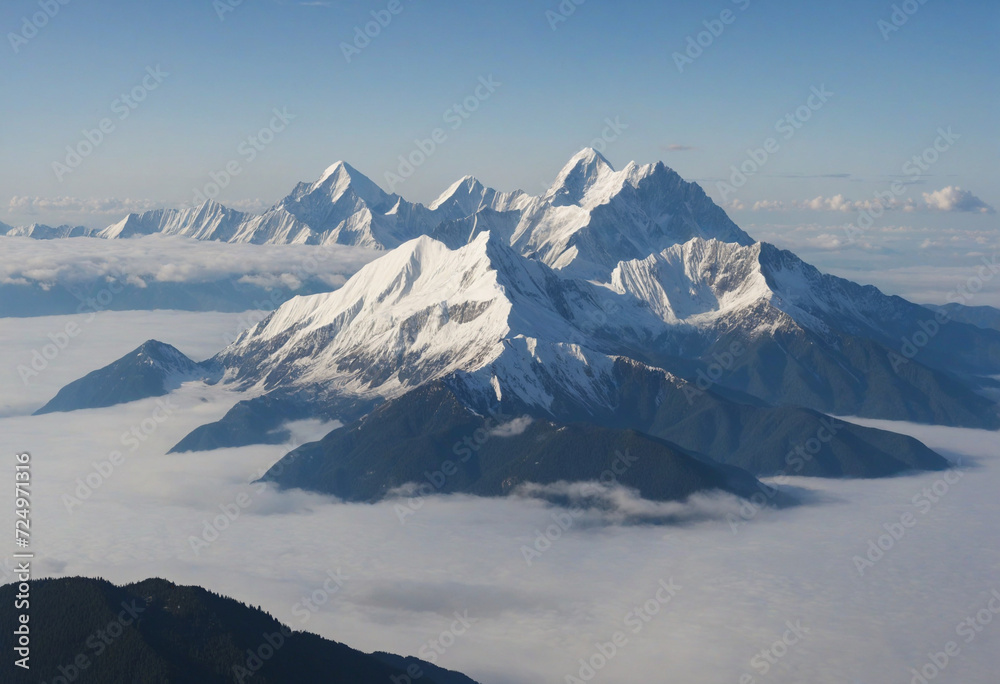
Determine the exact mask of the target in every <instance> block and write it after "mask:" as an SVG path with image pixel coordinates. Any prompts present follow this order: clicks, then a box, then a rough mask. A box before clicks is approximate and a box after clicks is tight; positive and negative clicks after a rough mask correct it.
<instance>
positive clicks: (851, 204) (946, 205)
mask: <svg viewBox="0 0 1000 684" xmlns="http://www.w3.org/2000/svg"><path fill="white" fill-rule="evenodd" d="M922 194H923V199H924V201H923V203H920V202H917V201H915V200H913V199H912V198H892V199H891V200H890V201H888V202H885V201H880V200H877V199H867V200H851V199H848V198H847V197H845V196H844V195H842V194H837V195H834V196H832V197H824V196H822V195H820V196H818V197H814V198H812V199H808V200H793V201H788V202H786V201H784V200H757V201H755V202H753V203H752V204H748V203H747V202H744V201H742V200H739V199H734V200H731V201H730V202H729V203H728V204H726V205H725V208H726V209H732V210H735V211H745V210H748V209H749V210H750V211H791V210H799V211H839V212H844V213H848V212H856V211H862V210H871V209H875V210H876V211H878V210H879V209H880V208H882V209H888V210H892V211H904V212H909V211H946V212H975V213H980V214H994V213H996V210H995V209H994V208H993V207H992V206H990V205H989V204H987V203H986V202H984V201H983V200H981V199H979V198H978V197H976V196H975V195H973V194H972V193H971V192H969V191H968V190H962V189H961V188H959V187H957V186H948V187H946V188H942V189H940V190H936V191H934V192H925V193H922Z"/></svg>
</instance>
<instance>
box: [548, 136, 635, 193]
mask: <svg viewBox="0 0 1000 684" xmlns="http://www.w3.org/2000/svg"><path fill="white" fill-rule="evenodd" d="M616 180H617V179H616V178H615V169H614V167H613V166H611V162H609V161H608V160H607V159H605V158H604V156H603V155H602V154H601V153H600V152H598V151H597V150H595V149H594V148H592V147H586V148H584V149H582V150H580V151H579V152H577V153H576V154H575V155H573V157H572V158H571V159H570V160H569V161H568V162H567V163H566V165H565V166H564V167H563V168H562V170H561V171H560V172H559V174H558V175H557V176H556V179H555V181H554V182H553V183H552V185H551V187H549V189H548V191H546V193H545V195H543V199H544V200H545V201H546V202H549V203H551V204H552V205H554V206H557V207H558V206H565V205H567V204H578V205H588V204H589V205H592V206H596V204H599V203H600V201H599V200H598V201H596V204H595V200H596V198H591V200H590V201H589V202H588V201H587V198H588V195H591V194H592V192H593V191H594V189H595V188H597V190H598V192H596V193H593V194H596V195H598V196H605V195H607V194H608V193H610V192H611V188H610V187H607V186H608V185H614V182H615V181H616Z"/></svg>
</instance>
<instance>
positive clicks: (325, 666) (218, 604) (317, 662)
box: [0, 577, 476, 684]
mask: <svg viewBox="0 0 1000 684" xmlns="http://www.w3.org/2000/svg"><path fill="white" fill-rule="evenodd" d="M17 593H18V588H17V585H16V584H8V585H5V586H3V587H0V602H2V604H3V605H4V606H5V608H4V610H3V611H2V612H0V634H2V635H0V649H2V650H3V653H4V654H5V657H4V658H3V659H2V661H0V682H4V683H5V684H8V683H9V684H16V683H17V684H19V683H20V682H25V683H27V682H31V683H32V684H37V683H38V682H45V683H46V684H56V683H58V684H63V683H64V682H73V683H74V684H223V683H225V684H232V683H233V682H239V683H243V682H252V683H253V684H313V683H316V684H318V683H320V682H322V683H323V684H371V683H373V682H376V683H385V682H391V681H393V680H392V678H393V677H397V678H399V679H397V681H406V678H405V677H402V675H403V674H404V672H405V670H406V669H407V668H408V667H412V666H415V667H417V668H420V671H421V677H420V679H419V681H420V683H421V684H476V683H475V682H474V681H473V680H471V679H469V678H468V677H465V676H464V675H461V674H458V673H456V672H450V671H446V670H442V669H440V668H436V667H435V666H433V665H430V664H428V663H424V662H422V661H419V660H416V659H413V658H408V659H402V658H398V657H394V656H390V655H388V654H384V653H379V654H373V655H369V654H366V653H362V652H360V651H356V650H354V649H352V648H349V647H347V646H344V645H343V644H338V643H336V642H334V641H329V640H327V639H323V638H321V637H319V636H316V635H315V634H310V633H307V632H292V631H291V630H290V629H289V628H288V627H286V626H284V625H282V624H281V623H280V622H278V621H277V620H275V619H274V618H273V617H271V616H270V615H268V614H266V613H264V612H262V611H261V610H259V609H256V608H252V607H250V606H247V605H244V604H243V603H240V602H238V601H235V600H233V599H229V598H226V597H224V596H220V595H219V594H215V593H213V592H210V591H207V590H205V589H202V588H200V587H182V586H177V585H175V584H172V583H170V582H168V581H166V580H162V579H149V580H145V581H143V582H139V583H137V584H129V585H125V586H116V585H113V584H111V583H110V582H106V581H104V580H100V579H89V578H82V577H70V578H63V579H54V580H39V581H36V582H33V583H32V584H31V595H30V604H31V605H30V612H29V614H30V621H29V628H30V639H31V659H30V661H29V662H30V666H31V669H30V671H25V670H23V669H21V668H18V667H16V666H15V665H14V660H15V657H16V656H14V653H15V652H14V650H13V649H14V646H15V643H14V639H15V638H16V637H15V636H14V632H15V630H16V629H17V625H18V622H17V621H18V613H19V612H20V611H15V610H14V609H13V606H14V601H15V595H16V594H17ZM400 677H402V678H400Z"/></svg>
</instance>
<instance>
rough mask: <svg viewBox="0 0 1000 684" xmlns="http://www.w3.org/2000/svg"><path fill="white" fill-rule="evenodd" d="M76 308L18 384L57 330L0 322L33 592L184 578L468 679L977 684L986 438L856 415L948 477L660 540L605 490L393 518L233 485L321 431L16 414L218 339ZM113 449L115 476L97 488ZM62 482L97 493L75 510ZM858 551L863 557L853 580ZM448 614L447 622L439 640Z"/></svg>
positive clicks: (74, 493)
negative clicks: (199, 436)
mask: <svg viewBox="0 0 1000 684" xmlns="http://www.w3.org/2000/svg"><path fill="white" fill-rule="evenodd" d="M101 316H102V318H101V319H100V320H99V321H97V322H95V323H94V324H93V325H92V326H90V327H89V328H88V329H87V331H86V332H87V334H86V335H81V336H79V337H78V338H75V339H74V342H73V344H72V345H70V346H69V347H67V349H65V350H63V351H62V352H61V353H60V355H59V356H58V358H57V359H55V361H53V363H52V365H51V366H50V367H49V368H48V369H46V371H45V373H43V374H41V375H40V376H39V377H38V378H35V379H34V381H33V382H31V383H29V384H27V385H25V384H24V383H22V382H21V381H20V380H18V379H17V376H16V373H15V372H14V371H13V370H12V367H14V366H16V365H17V364H18V363H19V362H20V361H21V360H22V359H23V358H25V355H26V354H28V355H30V352H31V350H32V349H34V348H37V347H38V346H40V345H44V344H46V341H47V339H48V337H47V335H48V334H49V333H50V332H51V331H52V330H53V329H59V328H60V327H61V326H64V325H65V322H66V320H65V319H66V317H46V318H30V319H0V372H2V373H4V376H3V378H2V379H3V383H2V385H0V386H2V390H0V406H6V407H8V409H9V410H8V411H7V412H6V413H5V414H4V415H5V417H0V442H2V444H0V451H2V452H3V453H5V454H7V455H8V456H9V457H12V455H13V454H14V453H16V452H19V451H29V452H31V454H32V463H33V466H32V468H33V470H32V478H33V502H32V503H33V518H34V519H33V526H32V534H33V537H32V539H33V542H32V545H33V550H34V551H35V552H36V554H37V559H36V560H37V562H36V571H37V572H38V573H40V574H46V575H51V576H66V575H88V576H101V577H105V578H107V579H109V580H112V581H115V582H127V581H135V580H140V579H143V578H146V577H151V576H158V577H166V578H168V579H170V580H172V581H174V582H178V583H184V584H199V585H202V586H206V587H208V588H211V589H213V590H215V591H219V592H222V593H224V594H227V595H231V596H233V597H235V598H237V599H240V600H243V601H246V602H248V603H252V604H254V605H261V606H262V607H263V608H264V609H265V610H268V611H269V612H271V613H272V614H274V615H275V616H276V617H278V618H279V619H281V620H283V621H285V622H287V623H288V624H290V625H291V626H292V627H294V628H296V629H305V630H309V631H314V632H317V633H319V634H322V635H323V636H326V637H329V638H332V639H336V640H338V641H341V642H345V643H347V644H349V645H351V646H354V647H356V648H360V649H363V650H367V651H372V650H388V651H392V652H397V653H403V654H414V655H418V656H423V657H425V658H427V657H429V656H431V655H433V657H434V659H436V661H437V663H438V664H440V665H443V666H445V667H449V668H453V669H458V670H461V671H463V672H466V673H468V674H469V675H471V676H473V677H474V678H476V679H477V680H479V681H481V682H483V683H484V684H535V683H536V682H541V681H547V682H564V681H572V680H567V679H566V677H567V675H571V676H573V677H577V678H580V680H581V681H584V679H583V675H588V676H589V670H587V669H586V668H588V667H593V668H595V669H594V674H593V677H592V678H591V679H590V680H589V681H595V682H608V683H609V684H611V683H618V684H624V683H626V682H629V683H631V682H638V681H679V682H699V683H702V682H706V683H714V682H720V683H724V682H733V683H734V684H736V683H743V684H749V683H751V682H753V683H764V682H773V683H777V684H784V683H788V684H791V683H798V682H810V683H815V684H824V683H830V684H833V683H836V684H843V683H845V682H846V683H849V684H854V683H855V682H864V683H865V684H893V683H897V682H898V683H900V684H908V683H910V682H911V681H913V673H912V672H911V671H910V668H922V667H925V666H926V665H927V664H928V663H931V664H932V666H933V667H937V666H935V665H933V662H932V659H933V658H938V655H937V654H938V653H941V652H944V649H945V647H946V645H947V644H948V642H955V645H956V646H957V647H958V648H959V652H958V655H956V656H949V659H948V662H947V664H946V665H945V666H944V668H943V670H942V671H941V672H940V674H937V675H935V678H934V679H933V680H932V681H935V682H956V683H959V682H960V683H962V684H970V683H971V684H979V683H982V684H987V683H992V682H995V681H996V679H995V677H996V653H997V652H998V649H1000V619H997V620H996V621H995V622H993V620H992V618H993V614H992V613H989V610H988V608H986V607H987V606H988V605H989V601H990V599H991V592H992V591H994V590H1000V526H998V525H997V520H1000V497H998V496H997V492H998V490H1000V457H998V454H997V444H998V443H1000V441H998V439H997V437H998V435H997V433H990V432H984V431H976V430H963V429H951V428H941V427H929V426H918V425H908V424H901V423H892V424H890V423H886V422H877V421H863V422H864V423H865V424H870V425H879V426H882V427H888V428H891V429H895V430H898V431H902V432H906V433H908V434H912V435H914V436H916V437H918V438H920V439H922V440H924V441H925V442H926V443H928V444H929V445H931V446H932V447H935V448H937V449H939V450H941V451H942V453H945V454H946V455H947V456H949V457H950V458H952V459H955V460H956V461H959V462H960V466H959V467H958V469H957V470H955V471H953V472H951V473H950V474H947V475H948V476H949V479H951V480H952V483H951V484H948V483H947V482H945V480H944V478H945V476H946V473H927V474H917V475H910V476H904V477H896V478H890V479H884V480H820V479H810V478H795V479H794V482H793V484H794V486H795V487H796V488H797V490H798V492H799V493H800V494H804V495H805V497H804V498H805V499H806V500H807V501H808V503H807V504H806V505H803V506H798V507H793V508H787V509H783V510H760V511H758V510H755V509H747V508H741V507H740V506H739V502H736V501H734V500H733V499H731V498H728V497H716V498H713V497H700V498H699V499H698V500H696V501H692V502H690V503H689V506H690V508H691V510H692V512H693V513H694V514H693V515H688V516H683V515H681V516H678V519H680V520H683V521H684V522H683V523H682V524H674V525H649V524H635V522H634V520H625V519H624V518H622V517H621V513H622V512H623V511H626V512H627V511H628V510H632V509H634V508H636V507H639V509H641V508H642V506H646V507H647V508H648V507H649V506H656V504H650V503H649V502H645V503H643V502H638V501H636V500H634V497H633V498H632V499H631V500H630V499H629V497H628V495H627V493H623V492H617V493H615V496H614V499H615V500H616V501H618V503H619V508H618V510H613V511H612V513H613V515H609V516H604V517H602V516H600V515H596V514H594V513H593V512H591V513H588V514H581V513H579V512H578V511H572V510H570V511H566V510H563V509H558V508H553V507H551V506H549V505H547V504H546V503H544V502H543V501H541V500H538V499H533V498H524V497H521V498H508V499H478V498H474V497H466V496H450V497H429V498H426V499H421V500H418V501H416V502H409V501H408V502H406V503H407V505H412V506H413V510H414V514H413V515H410V516H406V517H405V518H404V520H405V522H401V520H400V517H399V516H398V515H397V510H396V506H397V505H399V502H394V501H386V502H383V503H379V504H375V505H367V504H343V503H340V502H337V501H335V500H333V499H330V498H328V497H323V496H318V495H313V494H307V493H303V492H299V491H291V492H279V491H275V490H273V489H271V488H269V487H263V486H261V485H256V484H253V480H255V479H256V478H257V477H258V476H259V475H260V474H261V473H263V471H264V469H266V468H268V467H269V466H271V465H272V464H273V463H274V462H276V461H277V460H278V459H279V458H280V457H281V456H282V455H283V454H284V453H285V452H287V451H288V450H289V449H291V448H292V447H293V446H294V445H295V444H298V443H301V442H302V441H307V440H310V439H315V438H317V437H319V436H321V435H322V434H324V433H325V432H326V431H328V430H329V429H331V428H332V427H334V425H333V424H325V425H324V424H321V423H319V422H318V421H305V422H301V423H297V424H295V426H294V430H293V438H292V441H290V443H289V444H287V445H284V446H259V447H247V448H240V449H223V450H218V451H213V452H206V453H195V454H169V455H168V454H167V453H166V452H167V450H168V449H169V448H170V447H171V446H172V445H173V444H174V443H176V442H177V441H178V440H179V439H180V438H181V437H183V436H184V435H185V434H187V433H188V432H189V431H190V430H191V429H193V428H194V427H197V426H198V425H201V424H203V423H205V422H208V421H212V420H216V419H218V418H219V417H221V416H222V415H223V414H224V413H225V412H226V411H227V410H228V409H229V408H230V407H231V406H232V405H233V404H234V403H235V402H236V401H238V400H239V398H240V396H239V395H237V394H235V393H233V392H231V391H229V390H227V389H226V388H225V387H219V386H216V387H208V386H205V385H202V384H199V383H192V384H188V385H184V386H182V387H181V388H180V389H178V390H177V391H175V392H174V393H172V394H171V395H170V396H169V397H168V398H167V399H168V401H167V403H166V404H164V403H163V402H164V400H163V399H160V400H157V399H150V400H144V401H138V402H133V403H130V404H126V405H122V406H117V407H111V408H107V409H99V410H87V411H77V412H73V413H68V414H49V415H44V416H37V417H32V416H30V415H28V414H30V412H31V411H32V410H34V409H35V408H37V407H39V406H41V405H42V404H43V403H44V402H45V401H47V400H48V399H49V398H51V396H52V395H53V394H54V392H55V391H56V390H57V389H58V387H60V386H62V385H63V384H65V383H67V382H69V381H71V380H74V379H76V378H78V377H80V376H82V375H83V374H85V373H87V372H89V371H91V370H94V369H96V368H98V367H100V366H102V365H104V364H106V363H108V362H109V361H111V360H113V359H114V358H117V357H118V356H120V355H122V354H123V353H125V352H127V351H129V350H130V349H132V348H134V347H136V346H137V345H138V344H140V343H141V342H143V341H144V340H146V339H148V338H150V337H155V338H158V339H160V340H162V341H165V342H169V343H171V344H174V345H176V346H177V347H179V348H180V349H181V350H182V351H184V352H185V353H188V354H190V355H192V356H193V357H195V358H204V357H207V356H210V355H211V354H212V353H214V352H215V351H217V349H218V348H219V347H220V346H221V345H220V344H219V342H218V341H219V340H221V339H222V338H223V337H224V336H225V335H226V334H227V332H228V331H229V329H230V328H232V326H233V325H236V324H238V317H237V316H235V315H220V314H210V313H179V312H126V313H111V312H106V313H102V314H101ZM157 416H158V417H160V418H162V419H163V420H160V421H158V420H157V419H156V417H157ZM130 435H131V437H130ZM136 435H140V436H141V440H140V439H139V438H138V437H137V436H136ZM114 452H120V453H121V459H119V460H120V461H122V462H121V464H120V465H118V466H116V467H115V468H113V470H112V471H111V472H108V471H107V466H106V465H102V462H104V461H106V460H107V459H109V457H110V455H111V454H112V453H114ZM11 463H13V460H11ZM102 470H103V471H104V473H105V474H106V476H105V475H103V474H101V471H102ZM12 473H13V468H11V469H10V474H9V476H10V477H11V478H13V475H12ZM88 477H89V479H90V484H92V485H93V484H97V483H98V482H99V484H97V486H95V487H89V486H88V488H89V489H90V492H89V494H88V493H86V492H87V489H84V488H81V486H80V484H81V483H83V484H84V485H86V484H87V482H88ZM942 483H943V484H942ZM928 492H929V495H928ZM11 493H12V488H11V487H6V486H0V510H6V511H11V510H12V500H11ZM928 496H930V497H933V498H934V500H933V501H932V500H931V499H930V498H928ZM244 503H245V504H246V505H243V504H244ZM234 506H235V507H236V509H235V510H238V515H235V516H234V515H233V511H234ZM671 506H672V507H673V509H682V508H683V507H678V506H677V505H676V504H672V505H671ZM226 511H229V512H230V518H232V519H228V518H227V520H228V523H226V524H222V523H220V522H218V521H219V520H220V518H219V516H220V515H222V516H223V517H224V518H225V512H226ZM672 512H674V513H676V512H677V510H673V511H672ZM907 515H909V516H911V517H909V518H906V521H907V522H912V523H913V524H912V525H909V526H905V527H904V528H903V529H904V532H903V533H902V534H901V535H900V533H899V528H897V527H896V525H897V524H902V523H900V521H901V520H902V519H903V516H907ZM616 516H617V517H616ZM553 526H555V527H553ZM209 528H214V529H215V531H216V533H217V535H216V536H213V534H212V533H211V531H210V530H209ZM556 530H558V532H557V531H556ZM892 531H895V532H896V535H897V536H898V537H899V538H898V539H896V538H894V537H892ZM886 535H890V536H888V537H886ZM208 538H211V541H207V542H206V541H205V540H206V539H208ZM880 538H881V539H880ZM199 539H200V540H201V541H202V542H205V543H204V544H202V543H198V542H196V541H193V540H199ZM871 543H874V544H876V545H878V544H879V543H881V544H882V545H883V546H886V547H888V548H887V550H884V551H882V554H881V556H878V554H877V553H876V554H873V555H872V556H871V557H877V559H876V560H874V561H870V560H869V561H868V562H869V563H872V564H871V565H870V566H869V565H865V563H864V562H861V563H859V560H858V559H859V558H860V559H864V560H867V559H868V558H869V556H868V554H869V552H870V546H871ZM526 549H532V550H535V551H536V553H526V552H525V550H526ZM7 560H9V559H7ZM0 573H2V570H0ZM331 576H332V577H336V578H337V581H336V582H334V581H331V580H330V577H331ZM4 581H7V580H4ZM307 600H309V601H313V602H312V603H311V604H309V603H307ZM994 605H996V603H995V604H994ZM310 606H311V607H310ZM313 609H315V610H313ZM983 610H986V611H987V612H986V613H983V612H982V611H983ZM977 612H978V613H979V614H980V616H981V617H983V619H984V620H985V617H984V616H986V615H989V617H990V618H991V623H988V624H985V625H980V628H979V630H978V631H972V632H971V634H973V635H974V636H973V637H972V639H971V640H970V641H966V639H968V636H961V635H960V634H959V631H958V630H959V629H960V626H961V623H962V621H963V620H965V619H967V618H968V617H969V616H975V615H976V614H977ZM456 613H458V614H459V615H462V616H463V617H465V618H466V620H467V621H468V622H469V623H470V625H471V626H469V627H468V628H463V629H462V630H461V631H462V633H461V634H457V635H456V634H455V633H454V631H453V627H454V625H455V624H456V619H457V618H456V615H455V614H456ZM996 617H997V618H1000V616H996ZM976 624H979V623H976ZM793 628H794V629H793ZM443 644H448V645H447V646H444V645H443ZM609 644H610V645H613V646H614V653H613V655H612V649H611V646H609ZM779 654H780V655H779ZM938 660H939V662H941V661H940V658H938ZM581 661H583V664H581ZM56 665H57V664H55V663H53V664H51V666H52V668H53V672H51V673H50V672H44V671H40V672H39V676H40V677H42V678H45V677H46V676H48V675H50V674H54V668H55V667H56ZM598 666H600V667H598ZM765 666H766V668H765ZM581 670H582V672H581ZM927 671H928V672H929V671H930V670H927ZM916 681H918V682H919V681H920V680H916ZM929 681H931V680H929Z"/></svg>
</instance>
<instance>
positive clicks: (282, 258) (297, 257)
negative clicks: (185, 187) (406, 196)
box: [0, 235, 379, 288]
mask: <svg viewBox="0 0 1000 684" xmlns="http://www.w3.org/2000/svg"><path fill="white" fill-rule="evenodd" d="M378 255H379V252H374V251H372V250H368V249H362V248H359V247H347V246H342V245H332V246H328V247H320V246H309V245H249V244H228V243H221V242H207V241H198V240H193V239H190V238H178V237H175V236H170V237H164V236H160V235H150V236H146V237H141V238H133V239H128V240H102V239H99V238H68V239H61V240H33V239H31V238H8V237H4V238H0V257H2V258H0V284H7V283H24V282H29V283H39V284H48V285H52V284H56V283H75V282H84V281H92V280H97V279H101V278H117V277H120V275H121V274H126V275H127V276H131V277H132V278H133V279H134V282H135V284H140V282H146V281H159V282H172V283H177V282H186V283H203V282H214V281H218V280H224V279H233V280H240V279H244V282H253V283H256V284H261V285H268V284H272V283H277V282H279V281H281V282H283V283H284V285H286V286H288V287H291V288H295V287H298V285H297V284H296V283H298V284H301V281H302V280H303V279H305V278H307V277H312V276H314V275H315V277H318V278H320V279H321V280H324V281H325V282H327V283H328V284H330V285H331V286H334V287H336V286H339V285H341V284H343V282H344V280H345V278H346V277H349V276H350V275H353V274H354V273H355V272H356V271H357V270H358V269H359V268H361V266H363V265H364V264H366V263H368V262H369V261H371V260H372V259H374V258H376V257H377V256H378ZM140 286H141V285H140Z"/></svg>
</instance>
